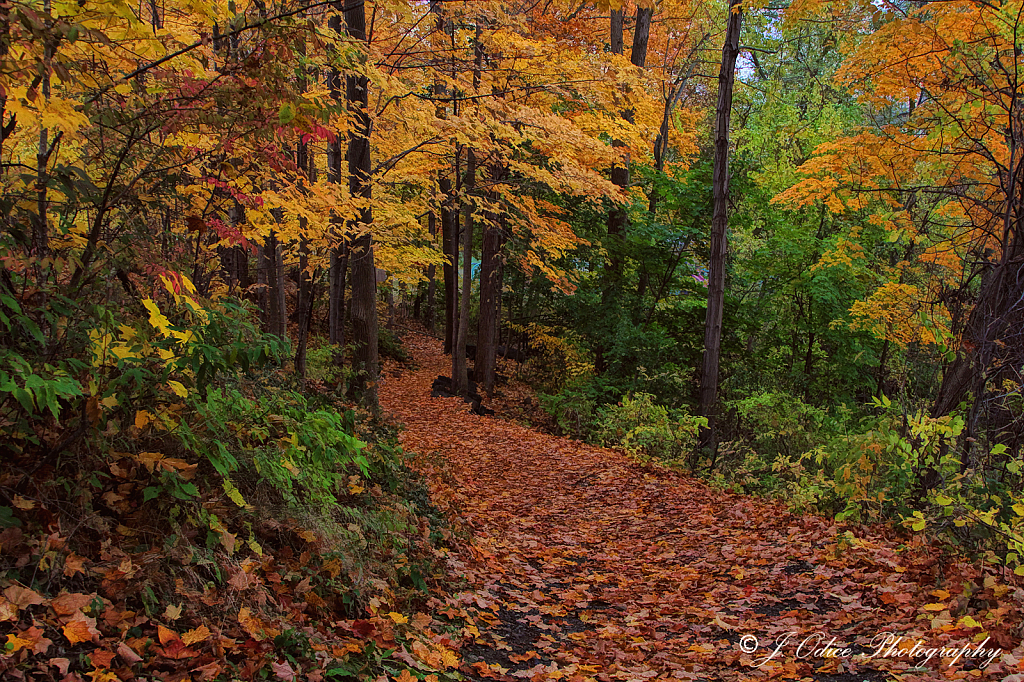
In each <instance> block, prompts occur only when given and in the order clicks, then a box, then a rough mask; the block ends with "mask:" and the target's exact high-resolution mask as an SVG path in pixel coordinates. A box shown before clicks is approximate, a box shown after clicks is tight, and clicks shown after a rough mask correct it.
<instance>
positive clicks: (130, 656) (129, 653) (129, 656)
mask: <svg viewBox="0 0 1024 682" xmlns="http://www.w3.org/2000/svg"><path fill="white" fill-rule="evenodd" d="M117 655H118V656H120V657H121V659H122V660H124V662H125V663H127V664H129V665H132V664H134V663H139V662H140V661H142V656H139V655H138V654H137V653H135V650H134V649H132V648H131V647H130V646H128V645H127V644H125V643H124V642H118V644H117Z"/></svg>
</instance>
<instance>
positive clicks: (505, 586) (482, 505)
mask: <svg viewBox="0 0 1024 682" xmlns="http://www.w3.org/2000/svg"><path fill="white" fill-rule="evenodd" d="M407 343H408V346H409V347H410V350H411V351H412V353H413V356H414V358H415V362H416V369H415V370H408V369H399V368H392V370H391V371H389V372H387V376H386V378H384V379H383V380H382V383H381V390H380V394H381V400H382V402H383V404H384V406H385V408H386V409H387V410H388V411H389V412H390V413H392V414H393V415H394V416H395V417H396V418H398V419H399V420H401V421H402V422H403V423H404V424H405V427H406V430H405V431H404V433H403V435H402V440H403V444H404V446H405V448H406V449H407V450H409V451H412V452H415V453H417V454H419V455H420V456H421V459H422V460H423V462H424V467H425V468H426V469H427V470H428V473H429V474H431V478H432V491H433V495H434V501H435V503H436V504H438V505H439V506H441V507H442V508H444V509H446V510H448V511H449V512H450V513H452V514H453V515H457V516H458V517H460V518H461V520H462V522H463V523H464V524H466V526H467V528H468V529H469V530H470V532H471V533H472V536H473V539H472V543H471V545H472V546H471V547H470V548H468V549H467V551H466V552H464V556H461V557H453V559H452V566H453V570H455V571H458V572H459V573H461V574H463V575H465V577H466V578H467V580H468V586H467V590H466V591H465V592H463V593H461V594H460V595H458V596H457V597H456V598H453V599H452V600H450V601H452V602H453V606H452V610H451V611H449V613H451V614H452V615H454V614H455V613H456V612H458V611H462V612H463V613H464V614H465V615H469V616H470V617H471V619H473V620H475V622H476V623H477V625H478V627H479V636H476V633H475V632H474V631H473V628H472V627H470V628H467V630H466V631H464V632H465V634H466V639H465V640H464V642H465V643H464V645H463V648H462V654H463V657H464V660H465V661H466V663H465V664H464V666H463V670H464V671H466V672H470V673H472V674H473V676H477V677H492V678H506V677H508V676H511V677H514V678H518V679H536V680H541V679H559V678H563V677H564V678H566V679H573V678H576V679H584V680H587V679H596V680H598V681H600V682H608V681H609V680H642V679H680V680H684V679H702V680H703V679H721V680H742V679H767V678H768V677H770V676H771V677H777V678H779V679H815V680H850V681H854V680H884V679H893V677H894V676H899V677H900V678H901V679H903V680H938V679H942V680H951V679H961V678H962V679H1003V678H1004V677H1005V676H1006V675H1007V674H1010V673H1014V672H1020V671H1021V670H1024V669H1021V668H1020V666H1019V665H1018V664H1017V659H1019V658H1022V657H1024V656H1022V655H1021V654H1022V648H1021V617H1020V613H1021V610H1020V606H1021V603H1022V597H1024V591H1022V590H1020V589H1018V588H1015V587H1011V586H1007V585H1004V584H1002V583H1001V582H1000V581H999V580H997V579H996V578H994V577H992V576H988V577H987V579H986V576H985V575H980V574H977V573H975V572H974V571H975V569H974V568H973V567H972V566H971V565H968V564H963V563H959V562H954V561H951V560H944V559H943V558H942V557H941V555H940V554H938V553H937V552H935V551H929V550H927V549H926V548H922V547H912V548H909V549H907V548H904V547H901V546H900V545H899V540H898V539H895V538H886V537H883V536H881V535H879V534H878V533H879V531H877V530H874V531H872V530H869V529H865V528H862V527H855V526H845V525H842V524H835V523H834V522H831V521H828V520H825V519H821V518H818V517H815V516H810V515H796V514H792V513H790V512H788V511H787V510H786V509H785V507H784V506H783V505H780V504H774V503H770V502H766V501H762V500H757V499H752V498H749V497H745V496H740V495H730V494H727V493H724V492H722V491H719V490H714V489H711V488H709V487H708V486H706V485H705V484H703V483H701V482H700V481H697V480H695V479H692V478H687V477H685V476H681V475H677V474H675V473H671V472H666V471H663V470H660V469H657V468H653V467H647V466H643V465H640V464H638V463H636V462H634V461H632V460H630V459H629V458H628V457H626V456H624V455H622V454H620V453H618V452H616V451H613V450H607V449H602V448H596V447H591V446H588V445H585V444H581V443H579V442H577V441H573V440H569V439H565V438H558V437H554V436H550V435H545V434H542V433H538V432H536V431H533V430H531V429H528V428H524V427H522V426H520V425H517V424H515V423H512V422H509V421H504V420H501V419H497V418H493V417H480V416H476V415H473V414H470V413H468V410H467V406H466V405H465V404H464V403H462V402H461V401H459V400H457V399H454V398H449V399H440V398H431V397H430V384H431V382H432V380H433V379H434V378H435V377H436V376H438V375H439V374H445V375H447V374H448V373H449V371H448V370H449V360H448V359H447V358H446V357H445V356H442V355H441V354H440V351H439V348H438V347H437V342H436V341H435V340H434V339H431V338H429V337H424V336H421V335H417V334H410V335H409V336H408V337H407ZM787 633H794V634H791V635H787ZM886 633H889V634H888V635H887V634H886ZM787 637H788V639H786V638H787ZM833 637H834V638H835V640H834V641H832V638H833ZM899 637H902V638H903V639H897V638H899ZM986 637H989V639H988V641H987V643H984V644H982V645H981V648H983V649H987V650H990V651H991V650H994V649H1001V650H1002V653H1001V654H1000V655H999V656H998V657H997V658H996V659H995V661H994V662H991V663H989V659H988V656H987V655H986V654H985V652H981V651H978V647H979V644H980V643H981V642H982V641H983V640H985V638H986ZM752 638H756V642H757V644H759V645H760V647H759V648H758V649H756V650H754V647H753V645H754V640H753V639H752ZM780 638H782V640H780ZM919 640H920V641H921V643H920V644H919V645H918V647H917V649H916V650H913V647H914V645H915V643H917V642H918V641H919ZM779 641H784V644H782V645H781V646H778V645H777V642H779ZM830 642H831V644H832V646H833V647H837V648H838V649H839V652H838V655H835V654H834V655H832V656H828V655H827V654H828V652H826V651H821V650H820V648H821V647H823V646H826V645H828V644H829V643H830ZM941 647H956V648H957V650H958V651H960V650H964V648H965V647H966V648H967V650H966V651H964V653H963V655H961V656H960V657H959V658H958V660H956V661H955V662H953V661H952V660H951V658H952V657H950V656H948V655H947V657H946V658H945V659H943V658H942V655H943V654H949V652H948V651H947V652H943V651H936V652H934V653H933V654H932V658H931V659H930V660H927V661H926V660H925V658H926V657H927V656H928V650H930V649H933V648H941ZM776 648H778V652H777V653H776V654H775V655H774V656H772V657H771V658H770V660H767V661H765V660H764V659H766V658H768V657H769V656H770V655H771V654H772V652H773V651H775V649H776ZM847 648H848V649H849V650H848V651H843V649H847ZM744 649H746V650H747V652H745V651H744ZM1002 654H1005V656H1004V655H1002ZM758 663H760V664H761V665H757V664H758ZM469 667H472V670H469Z"/></svg>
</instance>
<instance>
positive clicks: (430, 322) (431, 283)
mask: <svg viewBox="0 0 1024 682" xmlns="http://www.w3.org/2000/svg"><path fill="white" fill-rule="evenodd" d="M427 229H428V230H429V231H430V240H431V242H433V241H434V238H435V237H436V236H437V217H436V216H435V215H434V214H433V213H431V214H430V215H429V216H427ZM436 278H437V266H435V265H433V264H431V265H430V266H428V267H427V310H426V316H425V318H424V324H426V327H427V329H429V330H430V331H431V332H433V331H434V317H435V314H436V302H435V300H436V298H437V282H436V281H435V280H436Z"/></svg>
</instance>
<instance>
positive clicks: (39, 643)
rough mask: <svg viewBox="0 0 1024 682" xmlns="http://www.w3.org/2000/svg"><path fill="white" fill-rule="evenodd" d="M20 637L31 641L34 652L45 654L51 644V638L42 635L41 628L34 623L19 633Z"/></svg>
mask: <svg viewBox="0 0 1024 682" xmlns="http://www.w3.org/2000/svg"><path fill="white" fill-rule="evenodd" d="M21 637H23V638H24V639H27V640H28V641H29V642H31V645H30V646H31V647H32V653H36V654H45V653H46V652H47V651H48V650H49V648H50V645H51V644H53V640H51V639H47V638H46V637H44V636H43V630H42V628H39V627H36V626H34V625H33V626H32V627H30V628H29V629H28V630H25V632H23V633H21Z"/></svg>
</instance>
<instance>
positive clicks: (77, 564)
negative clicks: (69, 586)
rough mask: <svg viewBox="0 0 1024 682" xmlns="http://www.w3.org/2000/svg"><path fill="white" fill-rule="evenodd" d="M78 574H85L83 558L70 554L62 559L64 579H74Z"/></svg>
mask: <svg viewBox="0 0 1024 682" xmlns="http://www.w3.org/2000/svg"><path fill="white" fill-rule="evenodd" d="M79 573H85V558H84V557H80V556H78V555H77V554H75V553H74V552H72V553H71V554H68V555H67V556H66V557H65V558H64V577H66V578H74V577H75V576H76V575H78V574H79Z"/></svg>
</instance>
